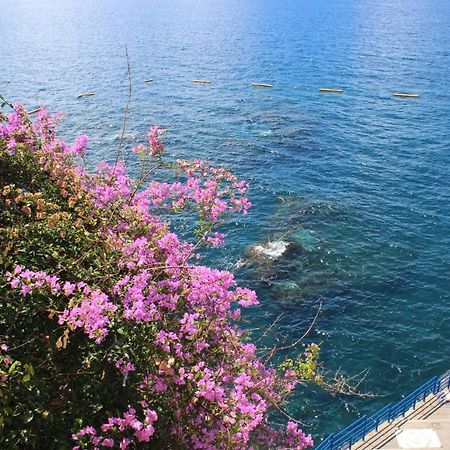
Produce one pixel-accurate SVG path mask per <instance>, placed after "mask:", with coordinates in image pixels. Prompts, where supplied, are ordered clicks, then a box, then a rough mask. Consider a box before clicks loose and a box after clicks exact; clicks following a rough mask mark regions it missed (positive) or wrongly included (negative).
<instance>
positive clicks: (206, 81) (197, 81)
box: [192, 80, 211, 84]
mask: <svg viewBox="0 0 450 450" xmlns="http://www.w3.org/2000/svg"><path fill="white" fill-rule="evenodd" d="M192 82H193V83H202V84H210V83H211V81H209V80H192Z"/></svg>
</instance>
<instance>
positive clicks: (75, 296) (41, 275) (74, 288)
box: [6, 266, 117, 343]
mask: <svg viewBox="0 0 450 450" xmlns="http://www.w3.org/2000/svg"><path fill="white" fill-rule="evenodd" d="M6 279H7V280H8V281H9V284H10V286H11V287H12V288H16V289H20V293H21V294H22V295H23V296H26V295H28V294H30V293H31V292H33V291H41V292H43V293H45V294H58V293H61V294H62V295H64V296H65V297H68V298H70V301H69V302H68V304H67V307H66V308H65V309H64V311H62V312H60V313H59V314H58V323H59V324H60V325H63V324H67V325H68V327H69V329H70V330H75V329H76V328H83V329H84V331H85V333H86V334H87V335H88V336H89V337H90V338H91V339H94V340H95V342H97V343H100V342H102V341H103V339H104V338H105V336H106V335H107V334H108V326H109V322H110V317H109V316H110V315H111V314H112V313H114V312H115V311H116V310H117V307H116V306H115V305H114V304H113V303H111V302H110V301H109V299H108V296H107V295H106V294H104V293H103V292H101V291H100V290H98V289H91V288H90V287H89V286H88V285H87V284H86V283H84V282H83V281H81V282H78V283H71V282H69V281H66V282H64V283H63V282H62V281H61V280H60V279H59V278H58V277H57V276H54V275H48V274H46V273H45V272H42V271H39V272H33V271H31V270H28V269H24V268H23V267H22V266H16V267H15V269H14V272H13V273H9V272H8V273H6Z"/></svg>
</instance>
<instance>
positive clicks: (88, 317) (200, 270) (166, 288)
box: [0, 107, 312, 450]
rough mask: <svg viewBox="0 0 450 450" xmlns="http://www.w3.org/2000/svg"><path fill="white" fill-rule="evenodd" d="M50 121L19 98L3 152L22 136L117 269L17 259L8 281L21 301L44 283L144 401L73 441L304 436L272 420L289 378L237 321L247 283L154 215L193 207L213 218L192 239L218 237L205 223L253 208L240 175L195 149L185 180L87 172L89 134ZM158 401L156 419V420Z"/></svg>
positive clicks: (246, 442) (275, 444) (221, 444)
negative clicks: (202, 258) (84, 269)
mask: <svg viewBox="0 0 450 450" xmlns="http://www.w3.org/2000/svg"><path fill="white" fill-rule="evenodd" d="M56 121H57V120H56V119H53V118H52V116H50V115H48V114H47V113H46V112H44V111H43V110H41V112H40V115H39V117H38V119H37V122H36V123H35V124H34V125H32V124H31V122H30V121H29V119H28V118H27V116H26V114H25V112H24V110H23V109H21V108H20V107H18V108H17V111H16V112H15V113H13V114H12V115H11V116H10V117H9V118H8V123H7V124H6V125H0V139H2V140H5V141H6V143H7V145H6V152H7V155H9V157H14V155H15V154H16V153H15V152H16V147H15V145H17V143H18V142H27V143H29V144H30V145H31V146H32V148H33V157H35V158H36V161H37V164H38V166H39V168H40V170H42V171H43V172H44V173H46V174H48V176H49V177H50V178H51V179H52V180H53V181H54V182H55V183H56V185H57V186H59V188H60V190H61V195H62V197H63V198H67V199H68V201H71V202H72V203H75V202H79V203H81V202H82V201H84V202H85V208H86V210H87V211H88V212H89V214H92V215H95V216H96V217H98V218H100V219H101V220H99V223H102V224H103V225H101V226H100V228H99V230H98V232H99V233H100V236H101V238H102V242H103V244H104V248H105V249H106V250H105V251H110V252H112V253H114V255H115V257H116V258H117V269H118V270H117V273H116V274H113V275H111V279H110V280H109V281H110V284H109V285H110V286H112V287H111V288H110V289H106V288H105V287H104V286H94V285H89V284H88V283H86V281H84V280H70V279H67V280H62V279H60V278H58V276H55V275H51V274H47V273H45V272H43V271H33V270H29V269H27V268H25V267H21V266H19V265H18V266H16V267H15V269H14V270H13V272H12V273H8V274H7V280H8V282H9V285H10V287H11V288H12V289H16V290H17V292H18V293H20V295H21V296H22V297H24V300H23V301H27V300H28V298H29V296H31V295H35V294H36V293H41V294H45V296H46V297H47V298H48V302H49V305H47V306H48V309H52V308H53V309H54V311H55V313H56V315H57V318H58V324H59V325H64V326H65V327H66V329H68V330H69V331H71V332H74V331H75V330H77V329H82V330H83V331H84V333H85V334H86V335H87V336H88V338H89V339H92V340H93V341H95V342H96V343H97V344H98V345H99V348H103V347H106V343H108V345H112V346H113V348H112V350H111V351H112V352H114V357H112V358H111V359H110V361H115V364H114V366H115V370H117V371H118V373H119V374H120V375H123V376H124V377H127V376H128V375H129V374H130V381H132V383H131V382H130V383H128V385H127V388H129V389H130V390H133V392H134V393H135V394H136V395H138V396H139V397H138V398H140V399H142V403H141V406H142V408H143V412H142V414H143V416H142V417H143V418H141V419H137V417H136V411H135V410H134V409H133V408H130V409H129V410H128V411H127V412H125V413H124V414H123V416H122V417H109V418H108V419H107V422H106V423H104V424H103V425H102V426H101V427H100V429H101V433H100V432H99V431H98V430H97V429H96V428H94V427H90V426H88V427H85V428H83V429H82V430H80V431H79V432H78V433H75V434H74V435H73V439H74V440H75V441H76V442H77V443H78V444H79V445H82V446H85V445H92V446H94V447H113V446H115V445H118V446H119V447H120V448H124V449H125V448H127V447H129V446H133V445H135V444H136V443H139V442H148V441H150V440H151V439H152V437H154V435H157V434H158V433H159V436H160V438H161V437H164V438H167V439H168V440H172V441H173V442H176V443H177V446H180V447H187V448H193V449H209V450H214V449H225V448H227V449H236V450H237V449H239V450H240V449H246V448H247V449H251V448H256V447H254V446H259V447H258V448H261V447H262V448H292V449H298V450H301V449H303V448H306V447H308V446H311V445H312V440H311V437H310V436H305V435H304V434H303V433H302V432H301V431H300V430H298V429H297V427H296V425H295V424H293V423H288V425H287V428H285V429H280V428H271V427H270V426H269V422H268V416H269V413H270V411H271V408H272V407H273V406H279V405H281V404H282V403H283V402H284V399H285V397H286V396H287V395H288V394H289V393H290V392H291V391H292V389H293V388H294V387H295V384H296V380H295V377H294V376H293V374H286V376H283V375H281V374H279V373H278V372H277V370H275V369H274V368H271V367H266V366H264V364H263V363H262V362H261V361H260V360H259V359H258V357H257V354H256V347H255V346H254V345H253V344H250V343H246V342H245V340H244V338H243V332H241V331H240V330H239V329H238V328H237V326H236V324H235V322H234V320H236V319H238V318H239V315H240V310H239V307H247V306H253V305H257V304H258V300H257V297H256V294H255V292H253V291H252V290H250V289H246V288H241V287H239V286H237V284H236V281H235V279H234V276H233V274H231V273H229V272H227V271H221V270H217V269H212V268H209V267H206V266H201V265H196V264H195V263H194V262H193V256H194V253H195V251H197V248H198V246H197V245H194V244H191V243H187V242H182V241H180V239H179V238H178V236H177V235H176V234H175V233H173V232H171V231H170V224H169V223H167V222H164V221H163V220H161V219H160V218H158V216H157V212H158V211H160V210H161V209H163V210H165V211H167V210H172V211H179V210H181V209H185V210H194V211H195V212H196V213H197V214H198V216H199V217H200V219H201V220H203V221H208V222H209V223H210V225H211V226H210V229H209V231H211V233H207V234H206V235H205V236H204V237H203V238H202V240H201V241H203V242H207V243H209V244H210V245H212V246H217V245H219V244H221V243H222V241H223V239H224V235H223V234H221V233H215V234H214V233H212V230H213V228H214V227H215V226H217V225H218V224H220V223H221V221H222V220H223V219H224V217H225V216H226V215H227V214H228V213H234V212H241V213H246V212H247V210H248V209H249V207H250V202H249V201H248V199H247V197H246V195H247V193H248V185H247V183H245V182H244V181H241V180H239V179H238V178H237V177H236V176H235V175H233V174H232V173H230V172H228V171H227V170H225V169H222V168H214V167H211V166H209V165H207V164H206V163H204V162H203V161H200V160H196V161H193V162H188V161H183V160H180V161H177V167H178V171H179V173H180V174H181V175H182V177H181V176H180V179H181V178H183V179H181V181H175V182H174V183H163V182H157V181H155V180H152V181H150V182H149V183H148V185H146V186H142V187H141V185H140V184H139V183H137V182H136V181H135V180H133V179H132V178H130V177H129V176H128V174H127V173H126V170H125V166H124V165H123V164H121V163H118V164H115V165H109V164H107V163H101V164H100V165H99V166H98V167H97V171H96V173H94V174H88V173H86V172H85V171H84V170H83V169H82V168H81V167H80V166H78V165H76V162H75V161H76V160H75V159H74V156H82V155H83V153H84V150H85V148H86V146H87V138H85V137H81V138H79V139H77V140H76V141H75V144H74V145H73V146H72V147H68V146H66V145H65V144H64V143H62V142H61V141H59V140H57V138H56V135H55V133H54V131H53V130H54V126H55V123H56ZM0 123H1V122H0ZM159 134H160V131H159V130H158V128H157V127H152V128H151V129H150V131H149V134H148V140H149V146H150V155H151V156H157V155H160V154H161V153H162V151H163V147H162V144H161V142H160V140H159ZM14 142H16V144H14ZM0 151H1V146H0ZM135 151H138V152H141V151H144V150H143V148H140V149H138V150H136V149H135ZM63 193H64V194H63ZM105 219H107V220H105ZM119 326H120V327H121V328H122V329H126V330H128V333H129V335H130V336H134V337H133V339H135V340H134V341H132V340H131V341H126V339H127V334H124V333H123V332H122V334H121V335H120V338H119V339H118V340H117V343H114V342H115V341H114V339H113V337H114V336H117V335H114V333H116V332H117V328H118V327H119ZM111 335H112V337H111V338H110V336H111ZM130 339H131V338H130ZM123 341H126V342H123ZM131 343H132V344H133V345H131ZM125 347H126V350H125ZM110 348H111V347H108V349H110ZM108 351H109V350H108ZM131 361H133V362H131ZM131 374H132V375H131ZM131 378H132V380H131ZM130 403H131V402H130ZM131 404H133V403H131ZM127 406H128V405H127ZM155 411H158V416H159V417H160V418H159V419H158V423H160V424H161V425H160V426H161V427H163V428H161V429H160V430H157V429H155V428H154V422H155V421H156V420H157V415H156V412H155ZM83 448H84V447H83Z"/></svg>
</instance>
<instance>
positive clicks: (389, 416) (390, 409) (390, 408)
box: [388, 403, 392, 422]
mask: <svg viewBox="0 0 450 450" xmlns="http://www.w3.org/2000/svg"><path fill="white" fill-rule="evenodd" d="M391 416H392V403H389V412H388V422H390V421H391Z"/></svg>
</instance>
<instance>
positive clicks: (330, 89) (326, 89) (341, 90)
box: [319, 88, 344, 94]
mask: <svg viewBox="0 0 450 450" xmlns="http://www.w3.org/2000/svg"><path fill="white" fill-rule="evenodd" d="M319 91H320V92H334V93H335V94H342V93H343V92H344V89H336V88H319Z"/></svg>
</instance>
